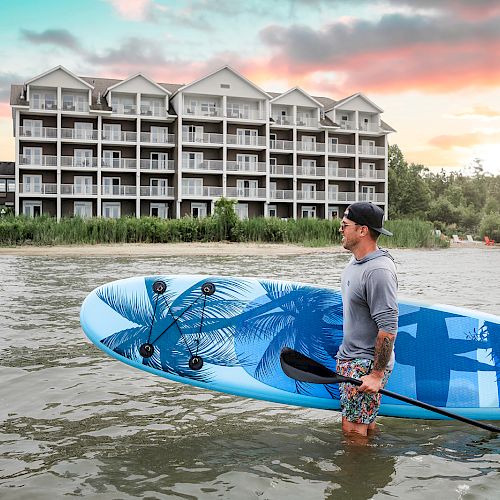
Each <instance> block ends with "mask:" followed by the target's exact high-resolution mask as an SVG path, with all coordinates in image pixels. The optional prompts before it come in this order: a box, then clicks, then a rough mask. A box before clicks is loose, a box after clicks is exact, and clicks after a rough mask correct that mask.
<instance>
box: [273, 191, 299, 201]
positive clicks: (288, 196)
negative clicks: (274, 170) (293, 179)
mask: <svg viewBox="0 0 500 500" xmlns="http://www.w3.org/2000/svg"><path fill="white" fill-rule="evenodd" d="M269 198H270V199H271V200H293V190H292V189H272V190H271V191H269Z"/></svg>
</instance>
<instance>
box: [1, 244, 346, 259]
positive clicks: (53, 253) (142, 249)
mask: <svg viewBox="0 0 500 500" xmlns="http://www.w3.org/2000/svg"><path fill="white" fill-rule="evenodd" d="M344 251H345V250H344V249H343V248H342V247H341V246H329V247H304V246H300V245H285V244H271V243H127V244H113V245H61V246H32V245H24V246H18V247H0V255H17V256H23V255H24V256H47V257H105V256H110V257H116V256H118V257H134V256H161V255H170V256H186V255H209V256H210V255H213V256H224V255H242V256H244V255H253V256H259V255H261V256H272V255H276V256H280V255H307V254H317V253H338V252H344Z"/></svg>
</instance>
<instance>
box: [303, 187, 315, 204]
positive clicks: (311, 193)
mask: <svg viewBox="0 0 500 500" xmlns="http://www.w3.org/2000/svg"><path fill="white" fill-rule="evenodd" d="M302 199H303V200H315V199H316V184H307V183H303V184H302Z"/></svg>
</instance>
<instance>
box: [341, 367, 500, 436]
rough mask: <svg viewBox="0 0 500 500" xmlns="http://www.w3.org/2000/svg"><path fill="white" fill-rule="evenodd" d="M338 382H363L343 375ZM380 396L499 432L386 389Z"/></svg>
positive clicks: (483, 424)
mask: <svg viewBox="0 0 500 500" xmlns="http://www.w3.org/2000/svg"><path fill="white" fill-rule="evenodd" d="M337 376H338V378H339V382H341V383H342V382H348V383H349V384H353V385H358V386H359V385H362V384H363V382H362V381H361V380H358V379H357V378H351V377H344V376H343V375H338V374H337ZM379 392H380V394H384V395H385V396H389V397H391V398H394V399H399V401H403V402H405V403H409V404H411V405H415V406H419V407H420V408H424V410H429V411H432V412H434V413H439V414H441V415H444V416H445V417H449V418H453V419H455V420H460V421H462V422H465V423H467V424H471V425H475V426H476V427H480V428H481V429H485V430H487V431H491V432H500V427H496V426H494V425H491V424H485V423H484V422H480V421H479V420H473V419H472V418H467V417H463V416H462V415H457V414H456V413H452V412H450V411H447V410H443V409H442V408H439V407H437V406H433V405H430V404H428V403H424V402H423V401H419V400H418V399H412V398H409V397H407V396H403V395H401V394H397V393H395V392H392V391H388V390H387V389H380V391H379Z"/></svg>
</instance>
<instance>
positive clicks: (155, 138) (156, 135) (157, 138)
mask: <svg viewBox="0 0 500 500" xmlns="http://www.w3.org/2000/svg"><path fill="white" fill-rule="evenodd" d="M140 136H141V142H148V143H150V144H169V145H174V144H175V135H174V134H167V133H163V132H141V134H140Z"/></svg>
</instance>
